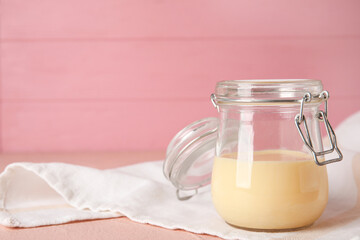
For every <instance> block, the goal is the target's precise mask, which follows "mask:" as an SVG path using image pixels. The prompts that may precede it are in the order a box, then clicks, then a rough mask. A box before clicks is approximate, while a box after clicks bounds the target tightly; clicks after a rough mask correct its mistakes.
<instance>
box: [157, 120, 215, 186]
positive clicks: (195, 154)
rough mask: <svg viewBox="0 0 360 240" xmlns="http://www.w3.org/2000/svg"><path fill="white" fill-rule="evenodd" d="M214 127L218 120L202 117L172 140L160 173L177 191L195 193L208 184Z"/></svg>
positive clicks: (213, 155)
mask: <svg viewBox="0 0 360 240" xmlns="http://www.w3.org/2000/svg"><path fill="white" fill-rule="evenodd" d="M217 128H218V119H217V118H214V117H210V118H204V119H201V120H198V121H196V122H193V123H191V124H190V125H188V126H186V127H185V128H184V129H182V130H181V131H180V132H178V133H177V134H176V136H175V137H174V138H173V139H172V140H171V142H170V144H169V146H168V148H167V151H166V159H165V162H164V165H163V171H164V174H165V176H166V178H168V179H169V180H170V181H171V183H172V184H173V185H174V186H175V187H176V188H177V189H178V190H194V189H198V188H199V187H201V186H204V185H207V184H209V183H210V181H211V172H212V165H213V161H214V157H215V145H216V138H217Z"/></svg>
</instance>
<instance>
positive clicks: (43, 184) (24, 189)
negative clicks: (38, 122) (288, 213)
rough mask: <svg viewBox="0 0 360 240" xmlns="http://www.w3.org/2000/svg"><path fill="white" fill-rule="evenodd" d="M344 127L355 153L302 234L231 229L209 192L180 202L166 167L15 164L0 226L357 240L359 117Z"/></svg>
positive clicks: (332, 175)
mask: <svg viewBox="0 0 360 240" xmlns="http://www.w3.org/2000/svg"><path fill="white" fill-rule="evenodd" d="M345 123H346V125H344V124H342V125H341V126H340V127H339V128H338V130H337V132H336V133H337V136H338V142H339V143H340V146H341V147H342V145H341V142H342V140H343V139H344V138H352V139H353V141H355V142H356V141H357V143H358V145H356V143H352V145H350V147H349V148H346V147H345V148H342V150H343V153H344V156H345V159H344V160H343V161H342V162H340V163H336V164H330V165H329V167H328V172H329V184H330V188H329V203H328V206H327V208H326V210H325V212H324V214H323V215H322V217H321V218H320V219H319V220H318V221H317V222H316V223H315V224H314V225H313V226H311V227H309V228H306V229H303V230H299V231H295V232H280V233H265V232H261V233H260V232H251V231H246V230H241V229H237V228H234V227H231V226H229V225H228V224H226V223H225V222H224V221H223V219H222V218H221V217H220V216H219V215H218V214H217V213H216V211H215V209H214V207H213V205H212V201H211V193H210V191H209V187H205V188H202V189H201V190H200V192H199V193H198V194H197V195H196V196H195V197H193V198H191V199H190V200H188V201H179V200H178V199H177V198H176V194H175V189H174V187H173V186H172V185H171V184H170V183H169V182H168V181H167V180H166V179H165V177H164V176H163V173H162V162H161V161H157V162H147V163H141V164H136V165H131V166H127V167H122V168H117V169H109V170H97V169H93V168H88V167H82V166H75V165H70V164H63V163H43V164H35V163H13V164H11V165H9V166H7V168H6V169H5V171H4V172H3V173H2V174H1V175H0V224H2V225H5V226H9V227H35V226H42V225H51V224H60V223H66V222H70V221H75V220H85V219H100V218H110V217H117V216H126V217H128V218H130V219H131V220H133V221H136V222H141V223H149V224H153V225H157V226H161V227H165V228H169V229H184V230H187V231H190V232H194V233H206V234H210V235H215V236H219V237H222V238H226V239H269V238H273V239H275V238H281V239H360V198H359V197H358V191H359V189H360V178H359V176H360V164H359V163H360V153H359V152H360V143H359V139H357V136H359V134H360V132H358V133H355V132H354V130H352V131H348V128H351V129H356V126H359V124H360V112H359V113H358V114H356V115H354V116H353V117H352V118H351V119H349V120H347V121H345ZM354 126H355V127H354ZM357 129H359V127H358V128H357ZM350 134H351V136H349V135H350ZM344 142H345V141H344ZM354 176H355V178H354ZM356 177H357V178H356Z"/></svg>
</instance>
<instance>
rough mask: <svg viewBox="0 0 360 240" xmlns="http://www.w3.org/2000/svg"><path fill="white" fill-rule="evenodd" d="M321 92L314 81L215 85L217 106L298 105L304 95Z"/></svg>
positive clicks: (266, 81)
mask: <svg viewBox="0 0 360 240" xmlns="http://www.w3.org/2000/svg"><path fill="white" fill-rule="evenodd" d="M322 90H323V86H322V83H321V81H320V80H316V79H253V80H226V81H221V82H218V83H217V84H216V89H215V97H216V101H217V103H218V104H234V103H235V104H259V103H266V104H286V103H299V102H300V101H301V99H302V98H303V96H304V95H305V93H307V92H308V93H310V94H311V95H312V96H318V95H319V94H320V93H321V92H322Z"/></svg>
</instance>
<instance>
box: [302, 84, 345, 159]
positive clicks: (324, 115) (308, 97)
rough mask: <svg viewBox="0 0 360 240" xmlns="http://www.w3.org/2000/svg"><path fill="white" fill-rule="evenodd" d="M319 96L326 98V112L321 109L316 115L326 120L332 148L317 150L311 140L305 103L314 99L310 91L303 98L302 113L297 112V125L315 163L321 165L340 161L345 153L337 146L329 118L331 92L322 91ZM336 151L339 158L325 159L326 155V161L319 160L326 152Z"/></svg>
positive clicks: (321, 119) (320, 119)
mask: <svg viewBox="0 0 360 240" xmlns="http://www.w3.org/2000/svg"><path fill="white" fill-rule="evenodd" d="M316 97H319V98H320V99H323V100H325V112H324V111H322V110H320V111H319V112H318V113H317V115H316V117H317V118H318V119H319V121H324V124H325V129H326V133H327V135H328V137H329V140H330V149H328V150H324V151H320V152H316V151H315V149H314V147H313V144H312V141H311V137H310V133H309V128H308V125H307V122H306V118H305V116H304V104H305V103H310V102H311V100H312V96H311V94H310V93H306V94H305V95H304V97H303V99H302V100H301V104H300V113H299V114H297V115H296V116H295V125H296V128H297V130H298V131H299V134H300V137H301V139H302V140H303V142H304V143H305V145H306V147H307V148H308V149H309V150H310V151H311V153H312V155H313V157H314V160H315V163H316V164H317V165H319V166H323V165H326V164H329V163H333V162H338V161H341V160H342V159H343V155H342V153H341V151H340V150H339V148H338V146H337V142H336V135H335V132H334V130H333V128H332V127H331V125H330V122H329V120H328V118H327V113H328V104H327V101H328V99H329V93H328V92H327V91H323V92H321V93H320V95H318V96H316ZM301 123H304V128H305V133H306V137H305V136H304V133H303V131H302V130H301V127H300V126H301ZM334 151H336V153H337V154H338V157H337V158H333V159H329V160H325V157H324V161H319V159H318V157H319V156H325V155H326V154H329V153H332V152H334Z"/></svg>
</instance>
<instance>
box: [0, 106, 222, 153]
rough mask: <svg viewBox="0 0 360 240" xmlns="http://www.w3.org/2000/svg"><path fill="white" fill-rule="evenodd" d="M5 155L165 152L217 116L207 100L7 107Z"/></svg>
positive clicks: (5, 107)
mask: <svg viewBox="0 0 360 240" xmlns="http://www.w3.org/2000/svg"><path fill="white" fill-rule="evenodd" d="M3 113H4V115H3V128H2V138H3V143H4V151H5V152H14V151H15V152H16V151H17V152H19V151H20V152H22V151H30V152H38V151H47V152H51V151H114V150H139V149H140V150H149V149H165V148H166V146H167V144H168V142H169V141H170V140H171V138H172V137H173V136H174V135H175V133H176V132H177V131H178V130H180V129H181V128H183V127H184V126H185V125H186V124H188V123H190V122H192V121H194V120H196V119H199V118H203V117H207V116H209V115H216V114H217V113H216V110H215V109H214V108H213V106H212V104H211V102H210V100H208V101H199V102H197V101H195V102H194V101H145V102H143V101H133V102H121V101H106V102H95V101H94V102H63V101H61V102H22V101H19V102H7V101H5V102H4V103H3Z"/></svg>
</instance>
